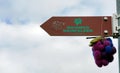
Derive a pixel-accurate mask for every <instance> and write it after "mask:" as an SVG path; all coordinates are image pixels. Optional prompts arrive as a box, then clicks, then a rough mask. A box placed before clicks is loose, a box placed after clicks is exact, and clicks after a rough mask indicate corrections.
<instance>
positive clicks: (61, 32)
mask: <svg viewBox="0 0 120 73" xmlns="http://www.w3.org/2000/svg"><path fill="white" fill-rule="evenodd" d="M104 17H105V18H107V20H104ZM41 27H42V28H43V29H44V30H45V31H46V32H47V33H48V34H49V35H51V36H104V31H107V32H108V35H112V22H111V16H86V17H51V18H50V19H49V20H47V21H46V22H45V23H43V24H42V25H41Z"/></svg>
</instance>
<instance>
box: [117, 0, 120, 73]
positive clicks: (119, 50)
mask: <svg viewBox="0 0 120 73" xmlns="http://www.w3.org/2000/svg"><path fill="white" fill-rule="evenodd" d="M116 4H117V14H118V27H120V0H116ZM118 33H120V29H118ZM118 59H119V60H118V62H119V73H120V36H119V37H118Z"/></svg>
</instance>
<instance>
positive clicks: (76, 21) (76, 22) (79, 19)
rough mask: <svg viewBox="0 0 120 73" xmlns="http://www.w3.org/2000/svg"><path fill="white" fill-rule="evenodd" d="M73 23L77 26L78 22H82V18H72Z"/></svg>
mask: <svg viewBox="0 0 120 73" xmlns="http://www.w3.org/2000/svg"><path fill="white" fill-rule="evenodd" d="M74 23H75V24H76V25H77V26H78V25H79V24H82V19H81V18H76V19H75V20H74Z"/></svg>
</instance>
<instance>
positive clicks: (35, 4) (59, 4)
mask: <svg viewBox="0 0 120 73" xmlns="http://www.w3.org/2000/svg"><path fill="white" fill-rule="evenodd" d="M68 2H69V3H68ZM108 2H109V3H108ZM0 4H1V5H0V16H1V17H0V20H1V21H2V22H6V23H8V24H17V23H21V24H26V23H29V22H33V23H39V22H40V21H44V20H45V19H47V18H49V17H52V16H63V15H64V16H67V15H69V16H73V15H75V16H79V15H82V16H87V15H89V16H90V15H91V16H92V15H112V14H113V13H114V12H115V8H116V7H115V6H116V5H115V1H113V0H106V1H103V0H99V1H95V0H91V1H87V0H71V1H69V0H1V1H0Z"/></svg>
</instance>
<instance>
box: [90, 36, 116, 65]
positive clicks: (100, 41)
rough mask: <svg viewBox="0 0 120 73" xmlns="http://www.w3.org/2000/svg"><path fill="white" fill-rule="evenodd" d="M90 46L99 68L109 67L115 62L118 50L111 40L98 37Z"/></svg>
mask: <svg viewBox="0 0 120 73" xmlns="http://www.w3.org/2000/svg"><path fill="white" fill-rule="evenodd" d="M90 46H91V47H92V52H93V56H94V59H95V63H96V65H97V66H98V67H102V66H107V65H108V64H109V63H110V62H112V61H113V60H114V57H113V55H114V54H115V53H116V48H115V47H114V45H113V42H112V40H111V39H110V38H102V37H96V38H94V39H93V40H92V41H91V42H90Z"/></svg>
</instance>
